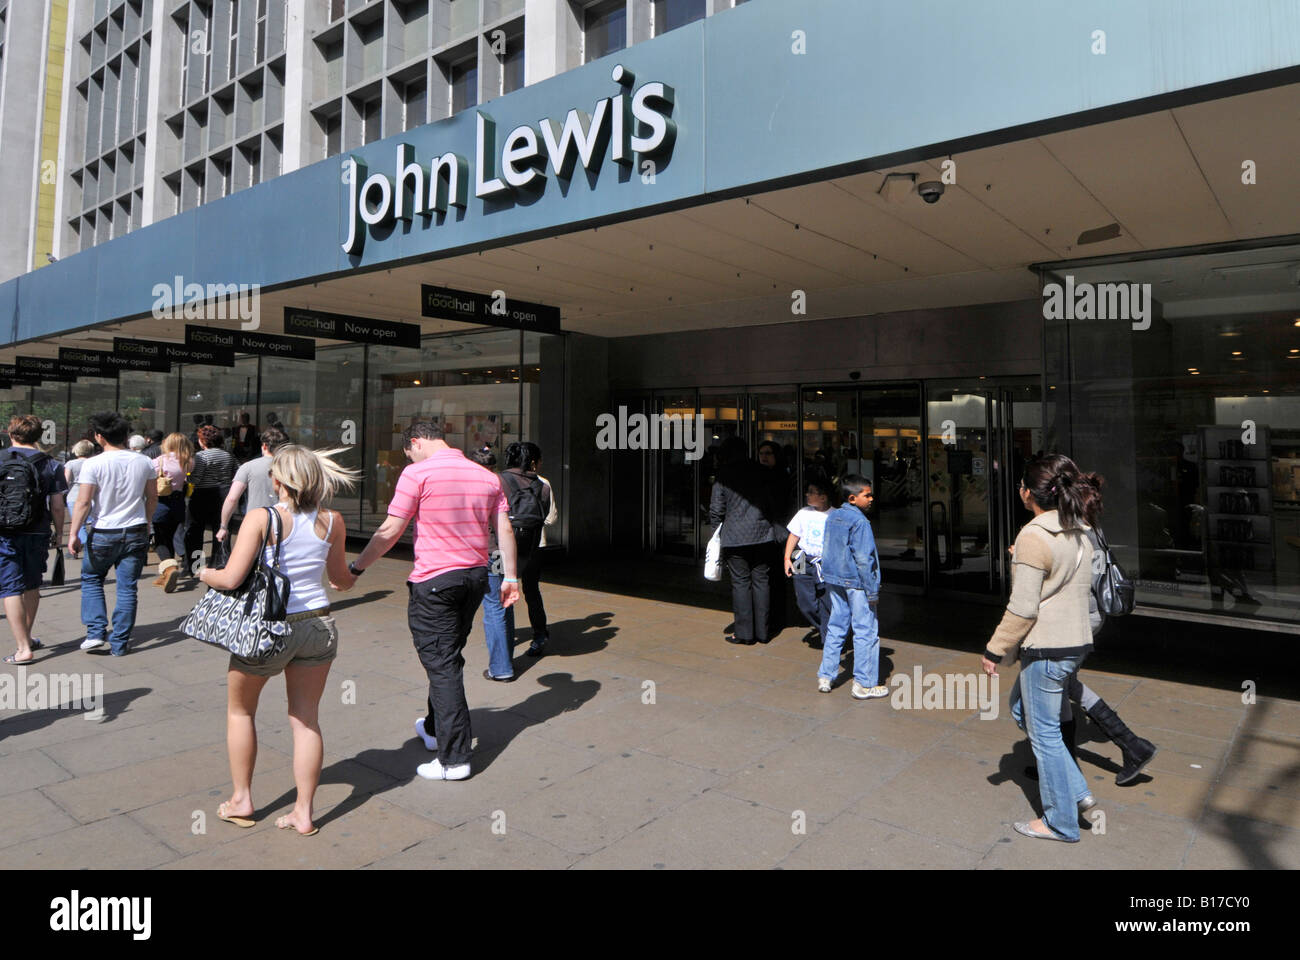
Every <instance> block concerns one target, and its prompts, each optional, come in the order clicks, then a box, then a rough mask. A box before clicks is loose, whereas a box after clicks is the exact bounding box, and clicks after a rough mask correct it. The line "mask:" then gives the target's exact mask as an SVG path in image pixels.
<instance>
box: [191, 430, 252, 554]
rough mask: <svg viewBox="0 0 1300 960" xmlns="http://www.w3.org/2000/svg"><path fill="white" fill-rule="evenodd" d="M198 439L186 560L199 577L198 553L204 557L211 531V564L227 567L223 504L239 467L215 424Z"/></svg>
mask: <svg viewBox="0 0 1300 960" xmlns="http://www.w3.org/2000/svg"><path fill="white" fill-rule="evenodd" d="M198 438H199V452H198V453H196V454H195V455H194V466H193V467H192V469H191V472H190V478H189V479H190V483H192V484H193V485H194V493H193V494H191V496H190V503H189V513H188V516H187V518H186V524H185V557H186V559H187V561H188V562H189V564H190V575H191V576H195V577H197V576H198V574H199V568H200V566H201V563H199V562H198V561H196V558H195V552H196V551H198V552H199V553H200V555H201V554H202V550H203V541H204V540H206V539H207V531H208V528H211V529H212V554H211V557H212V559H211V560H210V564H211V565H212V566H214V567H216V568H218V569H220V568H221V567H223V566H224V565H225V562H224V561H225V557H224V550H222V548H221V545H220V543H219V542H218V541H217V539H216V536H217V531H218V530H219V529H221V504H222V503H223V502H224V501H225V499H226V494H227V493H229V492H230V484H231V483H232V482H233V481H234V479H235V470H236V469H238V467H239V464H238V463H237V462H236V460H235V458H234V457H232V456H231V455H230V454H229V453H227V452H226V451H225V450H223V449H222V444H223V442H224V438H223V437H222V435H221V431H220V430H219V429H218V428H217V427H214V426H213V425H212V424H207V425H206V426H203V427H200V428H199V431H198Z"/></svg>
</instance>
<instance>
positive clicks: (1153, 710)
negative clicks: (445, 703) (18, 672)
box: [0, 560, 1300, 869]
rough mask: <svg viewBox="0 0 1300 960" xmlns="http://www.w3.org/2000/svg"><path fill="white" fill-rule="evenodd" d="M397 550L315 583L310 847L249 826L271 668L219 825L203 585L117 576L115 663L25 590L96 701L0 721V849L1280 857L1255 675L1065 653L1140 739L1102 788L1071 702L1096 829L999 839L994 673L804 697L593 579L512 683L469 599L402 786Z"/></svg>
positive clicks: (802, 658)
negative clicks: (910, 694) (454, 726)
mask: <svg viewBox="0 0 1300 960" xmlns="http://www.w3.org/2000/svg"><path fill="white" fill-rule="evenodd" d="M408 571H409V563H403V562H401V561H399V560H383V561H380V562H379V563H378V564H376V566H375V569H374V571H373V572H372V573H371V574H370V575H368V578H367V579H368V580H369V582H368V583H367V590H366V592H365V593H354V594H350V595H347V596H345V597H343V598H340V599H339V602H338V603H337V607H336V610H335V614H336V619H337V621H338V623H339V629H340V634H341V644H340V651H339V656H338V658H337V659H336V661H335V663H334V666H333V668H332V670H331V674H330V677H329V681H328V683H327V686H326V692H325V696H324V698H323V699H322V703H321V725H322V730H323V734H324V738H325V763H324V770H323V772H322V778H321V784H320V787H319V789H318V791H317V794H316V820H317V823H318V824H320V826H321V832H320V834H318V835H317V836H316V837H313V838H299V837H295V836H293V835H291V834H287V833H285V832H283V831H278V830H276V829H275V827H274V820H275V817H276V816H278V815H279V814H281V813H284V812H287V811H288V810H289V809H290V807H291V805H292V803H293V801H294V796H295V787H294V782H293V776H292V767H291V756H290V754H291V751H292V735H291V731H290V727H289V724H288V718H287V716H286V703H285V691H284V681H283V680H281V679H278V678H277V679H274V680H272V681H271V683H269V684H268V685H267V688H266V690H265V691H264V693H263V696H262V703H261V709H260V710H259V715H258V733H259V755H258V765H257V772H256V776H255V779H254V798H255V801H256V803H257V805H258V810H257V815H256V816H257V819H258V823H257V824H256V825H255V826H254V827H253V828H251V829H249V830H242V829H239V828H236V827H234V826H232V825H230V824H226V823H222V822H220V821H219V820H217V819H216V816H215V812H216V806H217V804H218V803H219V802H220V801H221V800H222V799H224V798H225V797H227V796H228V795H229V791H230V783H229V761H228V757H227V755H226V749H225V726H226V693H227V690H226V669H227V664H226V657H225V656H224V654H222V653H221V652H220V651H217V650H214V649H212V648H210V647H207V646H205V645H202V644H199V643H198V642H196V641H192V640H187V639H185V638H183V637H181V636H179V634H178V633H177V631H176V625H177V623H178V622H179V620H180V618H181V617H182V616H183V615H184V614H185V613H186V612H188V610H189V609H190V607H191V606H192V605H193V604H194V602H195V600H196V599H197V598H198V597H199V596H200V595H201V593H200V591H195V590H190V591H186V592H178V593H176V594H171V595H167V594H163V593H161V591H158V590H155V589H153V588H149V587H142V590H141V597H142V602H141V608H140V610H141V613H140V621H139V624H140V626H139V628H138V637H137V640H138V642H137V643H136V644H135V645H134V647H133V651H132V653H131V654H130V656H128V657H126V658H116V659H115V658H111V657H107V656H97V655H94V654H88V653H84V652H82V651H80V650H79V649H78V643H79V641H80V639H81V636H83V635H84V632H83V631H81V630H80V624H79V615H78V606H77V604H78V600H79V596H78V594H77V591H76V590H75V589H64V590H52V591H49V592H48V594H47V595H46V598H45V600H44V602H43V603H42V608H41V619H40V621H38V635H42V636H43V639H45V640H46V643H47V651H46V652H45V654H44V655H43V656H42V658H41V660H40V661H39V664H40V669H42V670H44V671H47V672H92V673H100V674H102V676H103V680H104V690H105V694H106V715H105V717H104V719H102V720H97V721H87V720H85V719H83V717H82V715H81V714H80V713H74V712H69V711H52V710H45V711H40V710H36V711H33V710H28V711H8V712H6V713H5V714H0V770H2V772H3V776H2V777H0V822H3V823H5V824H6V829H5V831H4V833H3V835H0V868H4V867H8V868H15V867H37V868H41V867H54V866H60V867H71V868H75V867H81V866H88V867H98V866H117V865H121V866H127V867H130V868H152V867H169V868H197V867H222V868H238V869H262V868H266V867H290V868H302V867H341V868H363V867H369V868H375V869H388V868H393V869H399V868H401V869H431V868H432V869H438V868H444V869H445V868H472V867H489V868H497V867H535V868H545V869H563V868H566V867H584V868H590V867H614V868H642V869H656V868H659V869H664V868H668V869H673V868H719V867H729V866H730V867H742V868H764V869H770V868H774V867H781V868H791V869H796V868H798V869H803V868H816V867H828V866H833V867H846V868H860V869H878V868H881V867H886V868H890V867H902V866H910V867H923V868H936V869H939V868H961V869H969V868H972V867H981V868H1023V867H1042V868H1056V867H1070V868H1116V867H1138V868H1146V867H1187V868H1194V869H1203V868H1217V869H1224V868H1231V869H1265V868H1289V869H1295V868H1297V867H1300V820H1298V814H1297V811H1298V810H1300V774H1298V773H1297V770H1298V769H1300V704H1298V703H1296V702H1295V701H1291V700H1286V699H1278V698H1275V697H1273V696H1270V695H1269V694H1268V690H1269V686H1268V683H1267V682H1266V680H1263V679H1260V680H1259V681H1258V683H1257V687H1258V689H1257V690H1256V693H1257V694H1258V696H1257V698H1256V701H1255V702H1254V703H1244V702H1243V701H1242V693H1243V691H1242V690H1241V689H1239V688H1238V687H1235V686H1234V685H1232V684H1227V683H1216V685H1214V686H1198V685H1196V684H1191V683H1185V682H1180V681H1174V680H1169V679H1165V678H1164V677H1161V676H1140V675H1130V674H1127V673H1120V672H1115V671H1113V670H1112V671H1103V670H1091V669H1085V671H1084V675H1083V679H1084V680H1085V682H1087V683H1088V684H1089V685H1090V686H1091V687H1092V688H1093V689H1094V690H1095V691H1096V692H1097V693H1098V694H1100V695H1101V696H1102V697H1103V698H1105V699H1106V701H1107V702H1108V703H1110V704H1111V706H1112V707H1114V708H1115V709H1116V710H1117V711H1118V712H1119V713H1120V715H1121V717H1122V718H1123V719H1124V720H1125V721H1126V722H1127V723H1128V724H1129V726H1130V727H1131V728H1132V729H1133V730H1134V731H1135V732H1137V733H1138V734H1139V735H1142V736H1146V737H1148V738H1149V739H1151V740H1152V741H1153V742H1155V743H1156V744H1157V745H1158V747H1159V752H1158V753H1157V755H1156V758H1155V760H1154V761H1153V762H1152V764H1151V765H1150V767H1149V768H1148V772H1147V774H1145V775H1143V776H1142V777H1141V778H1139V780H1138V781H1137V782H1136V783H1134V784H1133V785H1131V786H1128V787H1117V786H1116V785H1115V783H1114V775H1115V772H1116V771H1117V770H1118V769H1119V762H1120V752H1119V749H1118V747H1116V746H1115V745H1114V744H1112V743H1110V742H1109V741H1108V740H1106V739H1105V737H1104V736H1103V735H1102V734H1101V733H1100V730H1099V729H1098V728H1096V726H1095V725H1093V724H1091V723H1086V722H1081V723H1080V724H1079V728H1078V753H1079V759H1080V764H1081V769H1082V771H1083V773H1084V775H1085V776H1086V777H1087V779H1088V782H1089V784H1090V785H1091V787H1092V789H1093V792H1094V794H1095V795H1096V796H1097V798H1098V800H1099V801H1100V804H1099V808H1098V812H1099V813H1100V814H1104V816H1105V820H1104V826H1105V828H1106V832H1105V833H1104V834H1102V833H1096V834H1094V833H1093V832H1091V830H1090V829H1089V830H1088V831H1087V832H1086V833H1085V835H1084V837H1083V841H1082V842H1081V843H1079V844H1077V845H1064V844H1049V843H1043V842H1041V841H1031V840H1028V839H1025V838H1020V837H1018V836H1017V835H1016V834H1014V832H1013V831H1012V830H1011V823H1012V822H1014V821H1016V820H1023V819H1031V818H1032V817H1033V816H1034V815H1035V804H1036V803H1037V801H1038V787H1037V785H1036V784H1035V783H1034V782H1033V781H1031V780H1029V779H1027V778H1026V777H1025V776H1024V766H1025V765H1026V764H1027V763H1029V762H1031V759H1032V758H1031V755H1030V753H1029V751H1028V747H1027V744H1026V742H1025V739H1024V735H1023V734H1022V733H1021V732H1020V731H1018V730H1017V729H1016V728H1015V725H1014V724H1013V723H1012V722H1011V720H1010V717H1009V714H1008V712H1007V710H1006V701H1007V696H1008V694H1009V683H1010V682H1014V678H1015V676H1016V671H1015V668H1011V669H1009V670H1007V671H1004V674H1005V676H1004V677H1003V678H1002V680H1003V682H1002V683H1001V685H1000V690H999V696H998V713H997V715H996V716H995V717H993V718H991V719H982V718H980V716H979V715H978V713H977V711H976V707H975V706H974V705H970V706H969V708H968V709H955V708H954V709H902V708H901V707H902V706H904V705H902V704H897V703H894V702H893V700H892V698H890V699H886V700H881V701H873V702H859V701H855V700H853V699H852V698H851V697H850V696H849V688H848V685H847V683H842V684H841V685H840V686H838V687H837V688H836V689H835V690H834V691H833V692H832V693H831V694H829V695H826V694H820V693H818V692H817V690H816V685H815V680H814V677H815V674H816V671H817V666H818V663H819V661H820V652H819V651H816V650H812V649H810V648H809V647H807V646H806V645H805V644H804V643H803V642H802V638H803V636H804V635H805V633H806V632H807V630H806V628H804V627H798V626H792V627H789V628H787V629H785V630H783V631H781V632H780V633H778V634H777V635H776V636H774V637H773V639H772V642H771V643H769V644H767V645H758V646H753V647H736V646H734V645H729V644H727V643H725V642H724V641H723V630H724V628H725V627H726V626H727V625H728V624H729V623H730V622H731V615H730V614H729V613H728V612H727V611H725V610H719V609H712V608H709V607H694V606H690V605H689V603H688V602H681V603H676V602H670V601H671V599H672V598H669V599H662V598H661V599H655V600H647V599H641V598H638V597H633V596H628V595H625V594H620V593H613V592H605V591H603V590H601V589H593V588H591V587H590V586H589V585H587V586H583V587H581V588H575V587H562V586H556V585H553V584H547V585H546V586H545V587H544V592H545V595H546V597H547V602H548V609H549V613H550V615H551V617H550V618H551V621H552V624H553V627H552V630H553V634H552V636H553V639H552V643H551V645H550V646H549V648H548V652H547V655H546V656H544V657H542V658H540V659H538V658H532V657H528V656H526V655H525V654H524V649H525V648H526V646H527V643H528V638H529V637H530V636H531V631H530V630H529V629H528V628H527V626H526V625H525V621H526V619H527V618H526V616H521V618H520V620H519V624H520V625H519V631H518V637H517V639H518V641H519V643H518V646H517V647H516V650H515V657H514V667H515V671H516V675H517V680H516V681H515V682H514V683H509V684H503V683H495V682H492V681H490V680H485V679H484V678H483V677H482V676H481V674H482V671H483V670H484V669H485V668H486V667H487V649H486V644H485V642H484V638H483V632H482V618H481V616H480V617H478V618H476V621H477V622H476V624H475V626H474V629H473V631H472V633H471V636H470V640H469V643H468V644H467V646H466V648H465V651H464V656H465V660H466V665H465V685H466V695H467V699H468V702H469V705H470V710H471V722H472V726H473V736H474V750H475V753H474V760H473V764H474V774H473V776H472V777H471V778H470V779H469V780H466V781H461V782H454V783H446V782H441V781H439V782H429V781H425V780H422V779H420V778H419V777H418V776H417V775H416V773H415V770H416V767H417V766H418V765H419V764H421V763H424V762H426V761H427V760H428V759H429V757H430V755H429V753H428V751H426V750H425V748H424V746H423V744H422V743H421V742H420V741H419V740H418V739H417V738H416V737H415V734H414V730H413V728H412V721H413V720H414V719H415V717H416V716H419V715H422V714H423V713H424V711H425V709H426V705H425V696H426V692H427V686H426V684H427V681H426V677H425V673H424V671H423V669H422V667H421V666H420V664H419V662H418V660H417V658H416V656H415V653H414V650H413V648H412V644H411V639H410V635H409V633H408V632H407V629H406V609H405V608H406V604H405V588H404V587H403V585H402V581H403V578H404V576H405V575H406V573H407V572H408ZM151 577H152V573H151V570H146V579H151ZM914 612H915V611H914ZM921 612H922V613H924V610H922V611H921ZM42 624H43V626H42ZM949 626H950V624H946V623H944V622H942V618H937V617H934V616H930V615H928V614H927V615H925V616H920V617H919V618H913V620H909V619H908V618H907V617H904V616H901V615H900V616H897V617H895V619H894V620H893V621H892V622H891V623H890V624H889V626H888V627H887V628H886V629H885V631H884V636H882V641H881V647H882V667H883V668H884V669H885V670H886V671H891V672H892V676H894V677H902V676H911V675H912V671H913V670H914V668H915V667H917V666H919V667H920V668H921V669H922V671H923V672H928V673H939V674H944V673H959V674H970V673H974V672H975V671H977V670H978V648H979V642H978V640H972V642H971V644H970V648H969V649H959V647H960V642H959V641H958V642H954V639H953V637H952V636H951V631H950V630H949V629H948V627H949ZM932 641H933V642H932ZM848 654H849V651H848V650H846V651H845V655H846V660H845V663H847V662H848V659H847V658H848ZM13 669H14V668H12V667H10V668H9V672H11V673H12V672H13ZM888 675H889V674H886V675H885V676H886V677H887V676H888ZM845 680H847V676H846V677H845ZM646 681H651V684H652V685H651V686H647V683H646ZM1247 699H1249V698H1247ZM949 706H951V705H949ZM196 814H197V815H198V816H197V817H196Z"/></svg>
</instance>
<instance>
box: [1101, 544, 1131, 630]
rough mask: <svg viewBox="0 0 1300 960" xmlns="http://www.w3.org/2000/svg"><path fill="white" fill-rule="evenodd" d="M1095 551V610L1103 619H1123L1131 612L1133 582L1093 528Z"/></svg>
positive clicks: (1108, 546) (1108, 545)
mask: <svg viewBox="0 0 1300 960" xmlns="http://www.w3.org/2000/svg"><path fill="white" fill-rule="evenodd" d="M1092 532H1093V534H1094V535H1095V537H1096V544H1095V546H1096V551H1095V552H1094V554H1093V558H1092V593H1093V596H1094V597H1095V598H1096V600H1097V610H1098V611H1099V612H1100V613H1101V614H1102V616H1105V617H1123V616H1126V615H1127V614H1130V613H1132V612H1133V604H1134V602H1135V601H1136V591H1135V589H1134V587H1133V581H1131V580H1130V579H1129V578H1128V577H1126V576H1125V575H1124V571H1123V570H1122V569H1121V568H1120V565H1119V564H1118V563H1116V562H1115V557H1114V556H1113V555H1112V554H1111V552H1110V544H1108V543H1107V542H1106V536H1105V534H1103V533H1102V532H1101V527H1093V528H1092Z"/></svg>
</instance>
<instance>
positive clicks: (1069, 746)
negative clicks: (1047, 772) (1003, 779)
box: [1025, 719, 1079, 780]
mask: <svg viewBox="0 0 1300 960" xmlns="http://www.w3.org/2000/svg"><path fill="white" fill-rule="evenodd" d="M1061 739H1062V740H1063V741H1064V742H1065V752H1066V753H1068V754H1069V755H1070V759H1071V760H1073V761H1074V762H1075V763H1076V764H1077V763H1078V762H1079V758H1078V757H1077V756H1076V755H1075V752H1074V720H1073V719H1070V720H1065V721H1062V723H1061ZM1025 776H1026V777H1028V778H1029V779H1030V780H1037V779H1038V767H1036V766H1034V765H1033V764H1030V765H1029V766H1027V767H1025Z"/></svg>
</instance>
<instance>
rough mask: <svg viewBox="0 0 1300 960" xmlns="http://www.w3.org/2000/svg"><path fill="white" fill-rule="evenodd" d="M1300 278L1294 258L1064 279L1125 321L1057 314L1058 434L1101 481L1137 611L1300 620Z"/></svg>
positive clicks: (1194, 263)
mask: <svg viewBox="0 0 1300 960" xmlns="http://www.w3.org/2000/svg"><path fill="white" fill-rule="evenodd" d="M1297 267H1300V248H1298V247H1285V248H1271V249H1268V250H1262V251H1261V250H1255V251H1237V252H1233V253H1226V254H1210V255H1204V256H1195V257H1178V258H1166V259H1162V260H1152V261H1145V262H1143V263H1134V264H1111V265H1107V266H1105V267H1100V266H1099V267H1080V268H1072V269H1070V271H1069V273H1070V275H1072V276H1073V278H1074V289H1075V290H1076V291H1078V290H1081V289H1082V287H1081V286H1080V285H1081V284H1093V285H1094V290H1097V291H1101V289H1102V288H1101V286H1100V285H1101V284H1108V285H1111V286H1107V287H1106V288H1105V298H1106V300H1107V301H1108V304H1107V305H1108V307H1110V306H1113V307H1116V308H1118V309H1115V310H1108V311H1107V314H1108V316H1107V319H1088V318H1086V316H1085V318H1082V319H1081V318H1079V317H1078V312H1075V316H1074V318H1071V319H1065V318H1064V317H1063V316H1061V317H1049V318H1048V337H1047V341H1046V342H1047V344H1048V354H1047V372H1048V383H1049V393H1050V395H1051V397H1052V399H1053V401H1054V402H1053V403H1052V404H1050V409H1051V411H1052V415H1053V418H1054V420H1055V423H1054V431H1055V436H1056V438H1057V443H1058V446H1062V447H1063V448H1065V449H1069V450H1070V451H1071V453H1072V455H1073V456H1074V458H1075V460H1076V461H1078V463H1079V465H1080V466H1081V467H1082V468H1083V469H1084V470H1088V471H1095V472H1097V473H1100V474H1102V476H1103V477H1104V478H1105V486H1104V487H1103V494H1104V504H1105V512H1104V514H1103V525H1104V529H1105V531H1106V536H1107V538H1108V540H1109V541H1110V544H1111V548H1112V550H1113V551H1114V552H1115V553H1116V554H1117V556H1118V559H1119V561H1120V563H1121V565H1122V566H1124V568H1125V571H1126V572H1127V573H1128V574H1129V575H1130V577H1132V578H1133V579H1134V580H1135V581H1136V585H1137V600H1138V603H1139V604H1142V605H1145V606H1148V607H1151V608H1167V609H1176V610H1184V611H1194V612H1196V613H1198V614H1210V615H1217V616H1224V617H1230V618H1241V619H1248V620H1271V621H1283V622H1288V623H1292V624H1294V623H1296V622H1297V621H1300V296H1297V295H1296V294H1295V292H1294V285H1293V277H1294V274H1295V270H1296V268H1297ZM1064 276H1065V273H1064V271H1062V273H1061V276H1060V277H1055V276H1052V277H1049V278H1048V279H1049V281H1053V282H1059V281H1060V280H1061V279H1062V278H1063V277H1064ZM1121 287H1122V288H1123V289H1122V291H1121ZM1207 291H1208V292H1207ZM1046 292H1049V293H1050V289H1049V290H1048V291H1046ZM1121 292H1122V293H1123V294H1124V296H1123V297H1122V298H1121V296H1120V294H1121ZM1153 297H1154V299H1153ZM1234 300H1239V301H1240V309H1237V310H1234V309H1233V306H1234V304H1233V301H1234ZM1100 302H1101V295H1100V293H1099V294H1098V297H1097V303H1100ZM1261 302H1263V303H1268V304H1269V306H1270V307H1271V308H1272V309H1269V310H1258V309H1255V305H1256V304H1259V303H1261ZM1143 303H1145V304H1146V306H1145V307H1141V304H1143ZM1288 303H1289V306H1287V304H1288ZM1126 308H1127V311H1126ZM1072 312H1074V311H1072ZM1080 312H1081V311H1080ZM1096 312H1097V311H1089V313H1091V314H1093V315H1095V314H1096ZM1126 313H1127V314H1131V315H1125V314H1126ZM1139 313H1140V314H1141V315H1140V316H1139V315H1138V314H1139ZM1117 314H1119V315H1118V316H1117ZM1066 351H1068V357H1069V362H1068V365H1067V363H1066V361H1065V360H1064V356H1065V355H1066ZM1067 443H1068V444H1069V446H1068V447H1066V446H1065V444H1067Z"/></svg>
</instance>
